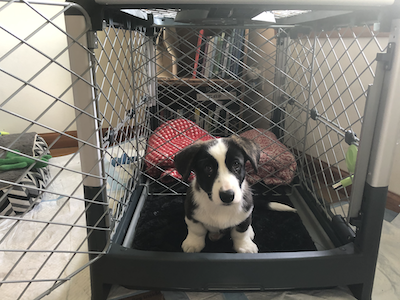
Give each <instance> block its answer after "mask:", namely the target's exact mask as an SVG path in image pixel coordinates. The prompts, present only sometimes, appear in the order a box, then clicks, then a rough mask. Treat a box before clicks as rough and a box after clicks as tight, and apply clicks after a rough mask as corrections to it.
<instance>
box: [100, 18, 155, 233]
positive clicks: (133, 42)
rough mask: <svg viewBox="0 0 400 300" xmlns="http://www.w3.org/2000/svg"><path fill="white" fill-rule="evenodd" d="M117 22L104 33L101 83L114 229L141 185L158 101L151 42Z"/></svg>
mask: <svg viewBox="0 0 400 300" xmlns="http://www.w3.org/2000/svg"><path fill="white" fill-rule="evenodd" d="M134 29H135V28H132V29H130V28H128V29H125V28H124V29H123V28H121V27H120V26H119V25H118V24H117V25H115V24H114V23H113V21H112V20H110V22H108V23H107V24H106V27H105V29H104V30H103V31H102V32H99V33H98V49H96V50H95V54H96V60H97V65H96V80H97V84H98V91H99V94H98V102H99V106H100V107H99V110H100V118H101V121H100V122H101V128H102V132H103V146H104V149H105V150H104V157H103V159H104V164H105V173H106V176H107V191H108V200H109V206H110V209H111V222H112V224H111V227H112V228H113V229H115V228H116V227H117V226H116V225H118V222H119V221H120V220H121V218H122V217H123V215H124V213H125V211H126V209H127V207H128V205H129V200H130V197H131V195H132V192H133V191H134V190H135V189H137V185H138V184H139V175H140V171H141V170H142V168H143V159H142V158H143V156H144V153H145V149H146V142H147V139H148V135H149V131H150V122H149V120H150V119H149V117H148V115H147V113H148V108H147V107H148V105H149V103H151V102H152V100H151V99H152V98H151V97H152V94H153V93H150V89H151V84H150V83H151V80H149V77H150V75H149V72H150V69H149V62H150V58H149V55H151V52H150V50H151V48H152V47H151V45H150V44H149V38H148V37H146V36H145V35H144V33H143V32H140V31H138V30H134Z"/></svg>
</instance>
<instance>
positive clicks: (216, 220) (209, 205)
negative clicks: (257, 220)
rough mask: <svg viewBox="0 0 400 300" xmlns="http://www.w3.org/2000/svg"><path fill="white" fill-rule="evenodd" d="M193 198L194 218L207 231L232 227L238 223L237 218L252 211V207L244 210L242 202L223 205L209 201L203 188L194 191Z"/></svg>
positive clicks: (241, 217) (245, 215)
mask: <svg viewBox="0 0 400 300" xmlns="http://www.w3.org/2000/svg"><path fill="white" fill-rule="evenodd" d="M193 200H194V202H195V203H196V204H197V205H198V207H197V208H196V210H195V211H194V215H193V217H194V219H196V220H197V221H199V222H201V223H203V225H204V226H205V227H206V228H207V229H208V230H209V231H217V230H219V229H225V228H229V227H234V226H236V225H238V219H239V220H245V219H247V218H248V216H249V215H250V214H251V213H252V211H253V209H252V208H251V209H250V210H248V211H244V210H243V207H242V203H232V204H231V205H228V206H225V205H221V203H218V202H215V201H214V200H213V201H210V199H209V198H208V195H207V193H206V192H204V191H203V190H200V191H199V192H198V193H194V195H193ZM219 201H221V200H219Z"/></svg>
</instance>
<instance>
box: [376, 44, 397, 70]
mask: <svg viewBox="0 0 400 300" xmlns="http://www.w3.org/2000/svg"><path fill="white" fill-rule="evenodd" d="M395 47H396V43H393V42H391V43H389V44H388V47H387V50H386V53H378V54H377V55H376V61H382V62H384V63H385V70H386V71H389V70H391V69H392V65H393V56H394V49H395Z"/></svg>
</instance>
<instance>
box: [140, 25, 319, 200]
mask: <svg viewBox="0 0 400 300" xmlns="http://www.w3.org/2000/svg"><path fill="white" fill-rule="evenodd" d="M284 36H287V33H286V32H285V31H284V30H280V31H276V30H275V29H248V28H229V29H212V28H206V29H202V28H187V27H164V28H162V29H160V30H159V32H158V35H157V48H156V49H157V51H156V64H157V81H158V102H157V106H156V108H155V110H154V111H153V112H152V117H153V119H155V120H156V124H157V126H161V127H159V128H157V129H156V132H155V134H154V135H153V137H154V138H153V139H151V140H150V142H149V148H148V151H147V155H146V163H147V171H146V176H147V177H149V178H151V179H155V181H154V182H155V184H154V186H156V185H160V186H161V188H160V189H158V190H157V191H158V192H163V193H165V192H172V193H176V192H177V188H178V186H179V185H178V182H179V179H180V175H179V174H177V172H176V171H175V170H174V169H173V164H172V159H173V156H174V154H175V153H176V152H177V151H179V150H180V149H181V148H182V147H184V146H185V145H188V144H190V143H193V142H195V141H197V140H200V139H203V140H204V139H208V138H218V137H223V136H230V135H233V134H234V135H241V136H243V137H247V138H249V139H253V140H255V141H257V143H259V145H260V147H261V149H262V158H261V166H260V168H259V170H258V173H259V174H255V173H251V174H249V176H248V179H249V181H250V182H251V184H253V185H257V186H260V187H262V192H263V193H268V192H273V191H275V192H277V188H280V187H283V186H285V187H286V186H290V184H291V183H292V181H293V178H294V177H295V176H296V170H297V163H296V160H298V159H299V152H296V153H295V152H294V151H293V150H294V149H297V150H301V149H303V148H304V140H305V139H304V136H305V124H306V123H305V122H304V120H299V119H298V115H300V114H301V113H302V112H303V111H304V110H305V109H306V107H307V100H308V94H309V89H310V82H311V79H310V77H311V68H310V63H311V61H312V58H310V55H311V57H312V49H311V47H308V49H307V48H304V49H302V50H300V49H298V47H297V48H296V46H295V44H297V43H298V41H292V42H291V43H290V44H289V45H288V44H286V43H285V44H283V43H284ZM281 43H282V44H281ZM288 48H290V49H293V50H292V51H298V53H295V54H296V55H295V56H293V57H292V53H288V52H287V49H288ZM278 60H279V64H280V65H278ZM289 61H293V63H292V64H291V65H290V66H289V64H288V62H289ZM290 72H292V73H293V74H294V75H293V76H289V75H288V74H289V73H290ZM289 103H290V104H289ZM177 120H180V121H177ZM165 122H167V123H166V125H164V126H162V124H164V123H165ZM287 128H289V130H288V129H287ZM290 130H293V131H290ZM170 131H172V133H171V132H170ZM299 132H302V133H303V135H301V134H300V133H299ZM289 140H290V142H289ZM169 144H172V147H168V145H169ZM176 179H178V181H177V180H176ZM280 192H282V191H280Z"/></svg>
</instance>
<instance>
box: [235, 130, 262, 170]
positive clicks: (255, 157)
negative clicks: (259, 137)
mask: <svg viewBox="0 0 400 300" xmlns="http://www.w3.org/2000/svg"><path fill="white" fill-rule="evenodd" d="M231 139H232V141H233V142H234V143H235V144H236V145H238V146H239V148H241V149H242V150H243V152H244V154H245V158H246V159H247V160H249V161H250V163H251V165H252V166H253V169H254V171H255V172H256V173H257V165H258V161H259V160H260V147H259V146H258V144H256V143H254V142H253V141H251V140H249V139H246V138H243V137H240V136H235V135H232V136H231Z"/></svg>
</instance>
